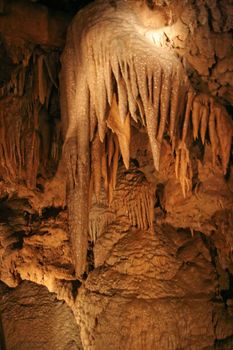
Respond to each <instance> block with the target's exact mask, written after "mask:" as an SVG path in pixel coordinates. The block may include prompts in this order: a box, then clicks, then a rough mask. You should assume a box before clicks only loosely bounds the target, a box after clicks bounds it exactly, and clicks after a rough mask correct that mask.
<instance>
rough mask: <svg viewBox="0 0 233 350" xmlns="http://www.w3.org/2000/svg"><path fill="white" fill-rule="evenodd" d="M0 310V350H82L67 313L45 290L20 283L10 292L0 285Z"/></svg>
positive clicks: (71, 315)
mask: <svg viewBox="0 0 233 350" xmlns="http://www.w3.org/2000/svg"><path fill="white" fill-rule="evenodd" d="M0 307H1V324H2V330H3V332H4V338H5V348H3V349H9V350H32V349H33V350H42V349H46V350H47V349H57V350H60V349H61V350H81V349H82V345H81V342H80V338H79V329H78V327H77V324H76V322H75V318H74V316H73V314H72V312H71V310H70V309H69V307H68V306H67V305H66V304H65V303H63V302H61V301H58V300H57V299H56V295H55V294H51V293H49V292H48V290H47V289H46V288H45V287H43V286H39V285H36V284H34V283H31V282H23V283H21V284H20V286H18V287H17V288H16V289H13V290H12V289H9V288H7V287H6V286H4V285H3V283H2V284H1V285H0ZM0 335H1V336H3V334H0Z"/></svg>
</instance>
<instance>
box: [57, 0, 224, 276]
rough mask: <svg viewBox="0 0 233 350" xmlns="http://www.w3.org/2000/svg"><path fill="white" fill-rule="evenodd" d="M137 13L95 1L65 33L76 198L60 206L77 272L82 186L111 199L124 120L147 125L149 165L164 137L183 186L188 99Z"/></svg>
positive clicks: (83, 217)
mask: <svg viewBox="0 0 233 350" xmlns="http://www.w3.org/2000/svg"><path fill="white" fill-rule="evenodd" d="M145 6H146V4H145ZM141 12H142V9H141V8H138V7H137V6H133V3H132V2H131V1H119V2H117V4H116V6H112V4H110V3H109V2H108V1H104V0H99V1H96V2H95V3H93V4H90V5H89V6H87V7H86V8H85V9H83V10H81V11H80V12H79V13H78V14H77V16H76V17H75V18H74V20H73V22H72V24H71V26H70V28H69V30H68V35H67V42H66V47H65V50H64V52H63V55H62V71H61V76H60V77H61V84H60V86H61V110H62V118H63V120H62V123H63V130H64V136H65V144H64V154H65V158H66V160H67V168H68V179H69V180H68V184H69V186H68V188H69V192H70V194H72V193H74V194H76V197H77V200H76V203H74V205H73V204H72V203H71V204H70V205H68V209H69V218H70V219H69V220H70V222H75V224H74V225H70V227H71V237H72V239H73V246H74V252H75V260H76V261H75V265H76V273H77V275H80V274H82V273H83V272H84V270H85V256H86V250H87V236H88V210H87V206H86V200H87V197H88V188H91V191H90V192H92V190H93V189H94V192H95V194H96V197H97V199H98V196H99V193H100V188H101V179H103V182H104V187H105V190H106V192H107V193H108V197H109V200H110V201H111V199H112V193H113V189H114V187H115V184H116V174H117V166H118V158H119V154H120V152H121V154H122V158H123V161H124V163H125V166H126V168H127V167H128V166H129V159H130V152H129V144H130V123H131V122H130V121H131V120H134V122H136V123H140V124H141V125H143V126H144V127H145V129H146V130H147V134H148V138H149V142H150V146H151V150H152V155H153V160H154V166H155V169H156V170H159V160H160V149H161V143H162V140H163V137H164V135H166V136H167V137H170V140H171V144H172V149H173V151H174V152H175V154H176V173H177V176H178V178H179V179H180V182H181V185H182V189H183V193H184V195H185V194H186V193H187V191H188V190H189V188H190V182H191V179H192V168H191V162H190V158H189V151H188V148H189V147H188V146H189V145H188V143H187V136H188V134H189V131H190V128H189V126H190V118H191V115H195V113H196V112H195V103H196V97H195V96H194V95H195V94H194V92H193V89H192V88H191V87H190V83H189V81H188V78H187V75H186V72H185V71H184V68H183V66H182V64H181V62H180V60H179V58H178V57H177V56H176V55H175V54H174V53H173V52H172V51H171V50H169V49H168V48H166V49H165V48H162V47H160V46H159V47H158V46H156V40H155V41H153V40H152V41H151V40H150V36H148V35H147V32H148V30H151V28H149V27H147V26H146V24H145V23H144V22H143V21H141V20H140V16H141ZM145 18H147V16H145ZM155 19H156V18H155ZM152 22H153V21H152ZM214 115H215V117H214V118H215V119H214V120H215V122H216V118H217V117H216V113H215V114H214ZM220 115H221V116H222V115H223V113H222V112H221V113H220ZM194 119H195V117H194ZM212 119H213V117H212V116H210V121H209V130H210V133H211V131H213V128H212V127H211V125H212V124H213V122H212ZM217 122H218V121H217ZM202 133H203V131H202ZM210 139H211V143H212V147H213V148H214V141H213V140H214V138H213V136H211V135H210ZM90 145H91V146H90ZM215 148H216V147H215ZM216 152H217V151H214V154H217V153H216ZM90 163H91V166H90ZM223 163H224V164H226V160H223ZM224 166H226V165H224ZM90 168H91V169H90ZM89 174H91V176H90V177H89ZM71 197H72V196H71ZM72 198H73V197H72ZM77 213H78V214H77ZM77 216H78V220H76V219H75V218H76V217H77Z"/></svg>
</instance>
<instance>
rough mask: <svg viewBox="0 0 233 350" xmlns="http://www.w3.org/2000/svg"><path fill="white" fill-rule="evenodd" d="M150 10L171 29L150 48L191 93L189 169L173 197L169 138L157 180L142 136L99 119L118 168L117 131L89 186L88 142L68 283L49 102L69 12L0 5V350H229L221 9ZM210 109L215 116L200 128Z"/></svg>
mask: <svg viewBox="0 0 233 350" xmlns="http://www.w3.org/2000/svg"><path fill="white" fill-rule="evenodd" d="M148 3H149V5H150V7H149V8H151V11H156V18H157V20H158V19H159V21H161V22H160V24H164V25H166V23H170V25H169V26H165V27H162V28H161V25H159V28H157V29H156V30H157V31H156V37H155V38H154V40H155V41H156V42H157V44H158V45H160V46H163V47H165V48H166V49H169V50H173V53H174V54H176V55H177V56H178V60H179V61H180V62H181V63H182V66H183V68H184V71H185V73H186V74H187V76H188V78H189V80H190V82H191V86H192V88H193V89H194V90H195V92H196V95H195V99H196V102H197V103H196V107H195V108H197V109H198V108H200V109H199V114H198V113H196V112H195V113H194V110H192V111H191V112H190V113H191V114H190V115H191V118H190V122H189V127H188V136H187V146H188V149H189V164H190V165H191V168H192V173H190V178H189V182H188V186H187V188H186V196H185V197H184V195H183V192H182V186H181V185H182V182H181V181H180V178H179V176H178V177H177V174H176V170H177V159H178V157H179V151H177V153H175V152H174V149H173V145H172V142H171V139H170V136H169V133H164V135H163V140H162V141H161V150H160V154H161V157H160V168H159V171H157V170H155V167H154V160H153V154H152V151H151V147H150V140H149V138H148V134H147V132H146V130H145V127H144V126H143V125H141V123H136V122H135V121H133V120H131V121H130V125H128V124H127V130H126V129H124V128H123V129H120V128H119V123H118V125H117V126H116V125H114V119H113V120H109V126H110V127H111V128H112V129H114V128H115V131H117V132H118V134H120V135H121V136H122V135H123V136H122V139H121V142H126V143H127V142H129V138H130V144H129V162H128V169H126V168H125V165H124V164H126V163H127V162H126V161H125V159H122V157H121V155H120V153H118V152H119V145H118V146H117V143H116V137H115V136H116V134H107V139H106V143H104V147H105V151H106V152H105V155H106V159H107V161H108V162H109V164H108V166H109V165H110V166H109V167H108V168H106V169H107V172H106V174H107V176H105V178H104V179H102V180H100V169H99V168H98V166H97V167H96V168H94V167H95V166H96V165H98V159H96V158H95V155H96V154H97V152H96V153H95V151H96V149H98V147H103V146H101V144H100V142H99V140H97V139H95V141H96V142H95V143H94V144H93V145H92V154H90V159H91V162H92V164H93V165H92V169H91V170H92V174H95V176H96V178H95V179H94V180H93V178H92V182H91V186H92V187H91V188H92V191H91V192H90V193H91V194H90V196H89V197H90V198H86V203H89V209H88V212H89V217H88V237H87V245H88V249H87V261H86V268H85V273H84V275H83V276H82V277H80V278H79V279H77V277H76V276H75V267H74V259H73V246H72V240H71V237H70V232H69V215H68V211H67V204H68V201H67V193H66V190H67V187H66V186H67V185H66V180H67V177H68V176H67V175H68V172H67V168H66V166H65V162H64V158H63V157H62V149H63V142H64V137H65V131H66V127H65V128H64V125H63V128H62V123H61V112H60V106H59V96H60V91H61V89H63V88H64V86H61V85H60V86H59V77H58V76H59V71H60V54H61V51H62V49H63V45H64V32H65V30H66V26H67V16H66V15H64V16H63V15H62V14H60V15H59V16H58V15H56V14H54V15H53V14H52V13H51V11H48V9H47V8H46V7H45V6H42V5H40V4H33V3H32V2H27V1H20V2H15V1H12V2H10V3H9V4H6V3H5V5H4V7H3V5H2V4H3V2H1V1H0V12H1V13H2V14H0V32H1V34H0V67H1V69H0V281H2V282H4V283H5V284H6V285H7V286H8V287H10V288H13V289H10V290H9V289H8V288H5V287H4V288H3V287H2V285H1V300H0V314H1V320H2V321H1V322H2V327H0V328H2V329H3V330H2V331H0V334H1V332H2V333H3V332H4V337H5V343H6V349H7V350H8V349H10V350H13V349H14V350H21V349H22V350H26V349H28V350H29V349H30V350H34V349H35V350H37V349H45V350H51V349H52V350H56V349H58V350H60V349H64V350H71V349H72V350H73V349H82V348H83V349H87V350H91V349H93V350H94V349H96V350H117V349H128V350H136V349H137V350H178V349H179V350H181V349H182V350H186V349H187V350H204V349H205V350H208V349H209V350H211V349H212V350H213V349H223V350H224V349H225V350H228V349H229V350H230V349H233V176H232V170H233V168H232V165H233V163H232V155H233V153H232V144H230V146H229V142H228V143H227V141H224V140H229V139H230V137H231V136H229V135H231V134H230V132H231V131H230V130H231V128H230V126H231V122H232V111H233V109H232V104H233V71H232V70H233V65H232V62H233V61H232V59H233V46H232V28H233V4H232V1H230V0H223V1H219V2H218V1H212V0H211V1H205V2H203V1H199V0H196V1H173V0H171V1H150V2H148ZM6 5H7V6H6ZM8 5H10V6H8ZM1 6H2V7H1ZM111 6H113V8H114V6H117V2H116V3H115V2H114V1H113V2H112V3H111ZM135 6H139V7H140V2H138V3H137V5H135ZM143 16H144V17H143ZM24 17H25V20H22V18H24ZM35 18H36V19H37V20H34V19H35ZM142 18H144V20H145V21H148V20H149V19H148V15H145V14H144V13H142ZM151 21H152V22H151V23H153V15H152V16H151ZM62 33H63V34H62ZM150 35H152V34H151V32H150V31H148V36H150ZM206 101H207V102H206ZM211 101H212V102H211ZM213 101H214V102H213ZM212 103H214V106H215V108H216V109H215V110H216V111H219V109H221V111H222V113H223V114H224V115H225V116H226V115H227V117H226V118H225V119H224V118H223V119H220V118H219V119H216V120H215V121H214V127H210V124H208V126H206V127H205V125H204V124H205V118H206V115H207V111H208V113H209V112H210V110H211V106H212ZM219 106H220V107H219ZM193 109H194V106H193ZM200 111H201V112H200ZM217 113H218V112H216V115H217ZM194 114H195V116H196V117H197V118H194ZM200 117H201V118H202V119H200ZM208 117H209V118H210V113H209V114H208ZM181 119H182V118H181ZM128 121H129V120H127V123H128ZM67 123H68V122H67ZM198 123H199V124H198ZM211 125H213V124H211ZM66 126H67V125H66ZM129 127H130V137H129ZM223 130H227V131H228V132H227V133H226V134H225V133H223ZM180 134H182V131H180ZM112 135H115V136H112ZM114 137H115V138H114ZM122 140H123V141H122ZM215 141H216V142H215ZM98 142H99V143H98ZM224 142H225V143H224ZM121 146H122V145H121ZM117 147H118V148H117ZM123 147H124V145H123V146H122V148H123ZM93 149H94V151H93ZM116 150H117V151H116ZM114 152H115V153H114ZM102 154H103V153H102ZM226 155H228V158H229V160H228V158H227V156H226ZM123 156H125V153H124V152H123ZM74 157H76V155H75V154H74ZM123 158H124V157H123ZM126 158H127V157H126ZM74 159H75V158H74ZM74 159H73V158H71V159H70V162H71V163H72V162H74ZM226 159H227V161H226ZM112 164H115V165H114V166H115V168H114V169H115V170H114V169H113V168H111V165H112ZM126 165H127V164H126ZM93 169H94V170H93ZM106 178H107V179H108V180H109V179H111V181H109V183H107V185H106V183H105V180H106ZM99 180H100V182H98V181H99ZM114 181H115V189H114V186H112V184H113V182H114ZM98 186H99V187H98ZM106 189H107V191H106ZM68 190H69V188H68ZM84 261H85V260H84ZM27 281H31V282H34V283H33V284H32V283H29V282H27ZM38 285H43V286H46V287H47V289H48V290H49V291H50V292H51V293H55V294H51V293H49V292H48V291H47V290H46V289H45V288H44V287H42V286H38ZM55 295H56V297H55ZM56 298H58V299H59V300H63V301H65V303H66V304H67V305H68V306H69V307H70V308H71V309H72V311H73V313H74V316H75V320H76V324H75V323H74V319H73V314H72V313H71V311H69V309H68V308H67V307H66V305H63V304H62V302H61V301H58V300H57V299H56ZM19 316H20V317H19ZM79 334H80V335H79ZM79 337H80V338H79Z"/></svg>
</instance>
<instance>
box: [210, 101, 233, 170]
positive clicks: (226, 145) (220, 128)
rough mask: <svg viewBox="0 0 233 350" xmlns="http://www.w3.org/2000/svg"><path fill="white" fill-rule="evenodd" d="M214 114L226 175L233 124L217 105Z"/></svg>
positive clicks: (225, 112) (224, 110)
mask: <svg viewBox="0 0 233 350" xmlns="http://www.w3.org/2000/svg"><path fill="white" fill-rule="evenodd" d="M214 112H215V118H216V124H217V135H218V139H219V144H220V150H221V159H222V167H223V173H224V174H226V173H227V167H228V162H229V158H230V151H231V141H232V135H233V122H232V119H231V118H230V116H229V114H228V113H227V111H226V109H225V108H224V107H222V106H219V105H217V106H216V107H215V111H214Z"/></svg>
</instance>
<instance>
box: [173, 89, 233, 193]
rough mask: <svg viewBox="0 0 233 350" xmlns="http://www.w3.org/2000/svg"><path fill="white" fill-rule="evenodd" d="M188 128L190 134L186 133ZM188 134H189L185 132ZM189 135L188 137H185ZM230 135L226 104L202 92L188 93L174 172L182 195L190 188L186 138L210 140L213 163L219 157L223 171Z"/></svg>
mask: <svg viewBox="0 0 233 350" xmlns="http://www.w3.org/2000/svg"><path fill="white" fill-rule="evenodd" d="M189 100H190V105H189ZM191 132H192V135H190V134H191ZM188 134H189V135H188ZM188 136H191V137H189V141H187V138H188ZM232 136H233V122H232V119H231V117H230V115H229V114H228V112H227V110H226V108H225V107H224V106H223V105H221V104H219V103H218V102H217V101H215V100H214V98H213V97H210V96H208V95H205V94H194V93H191V94H190V95H189V99H188V103H187V108H186V114H185V119H184V123H183V131H182V137H181V139H180V141H179V143H178V145H177V147H176V150H175V151H176V152H175V153H176V159H175V172H176V176H177V178H178V179H179V180H180V183H181V187H182V191H183V195H184V196H186V194H187V192H189V191H190V190H191V189H192V176H193V172H192V162H191V159H190V155H189V145H190V140H192V139H193V140H196V139H197V138H199V139H200V141H201V142H202V144H203V146H205V143H206V142H210V144H211V148H212V161H213V166H215V165H216V161H217V159H218V160H221V165H222V170H223V174H224V175H226V173H227V168H228V163H229V158H230V151H231V144H232Z"/></svg>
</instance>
